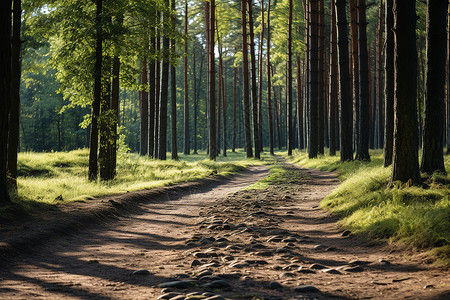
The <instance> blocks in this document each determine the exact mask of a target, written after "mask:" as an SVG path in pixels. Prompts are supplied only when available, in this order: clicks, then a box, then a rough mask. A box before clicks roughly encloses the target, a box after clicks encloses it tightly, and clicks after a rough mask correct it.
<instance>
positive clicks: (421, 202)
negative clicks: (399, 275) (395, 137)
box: [293, 151, 450, 263]
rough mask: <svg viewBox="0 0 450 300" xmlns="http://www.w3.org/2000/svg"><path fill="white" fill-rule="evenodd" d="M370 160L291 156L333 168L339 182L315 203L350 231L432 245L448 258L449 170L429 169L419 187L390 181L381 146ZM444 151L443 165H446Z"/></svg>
mask: <svg viewBox="0 0 450 300" xmlns="http://www.w3.org/2000/svg"><path fill="white" fill-rule="evenodd" d="M371 155H372V156H371V157H372V162H370V163H361V162H358V161H354V162H346V163H339V162H337V160H338V157H329V156H324V157H321V158H320V159H317V160H308V159H307V155H306V154H304V153H300V154H299V155H297V156H295V157H294V158H293V161H294V162H296V163H298V164H300V165H302V166H308V167H315V168H319V169H322V170H333V171H336V172H337V173H338V174H339V176H340V178H341V179H342V180H344V181H343V183H342V184H341V185H340V186H339V187H338V188H336V189H335V190H334V191H333V192H332V193H331V194H330V195H328V196H327V197H326V198H325V199H324V200H323V201H322V203H321V206H322V207H323V208H325V209H327V210H330V211H331V212H332V213H334V214H337V215H340V216H342V217H343V220H342V226H343V228H346V229H349V230H351V231H352V232H355V233H360V234H364V235H367V236H369V237H371V238H380V239H385V240H389V241H391V242H395V243H402V244H406V245H410V246H414V247H418V248H426V249H430V248H438V249H434V250H433V252H430V253H431V254H433V255H434V254H435V255H436V256H435V257H439V258H440V259H441V262H442V261H446V259H447V263H449V262H450V260H449V258H450V252H449V251H448V250H449V249H450V247H449V246H450V232H449V230H448V229H449V228H450V197H449V194H450V184H449V183H450V176H448V175H447V176H444V175H442V174H434V175H433V176H432V177H430V178H429V179H428V180H427V181H426V183H425V184H424V186H423V187H417V186H411V187H409V186H407V185H405V184H394V186H393V187H392V188H390V187H388V181H389V178H390V174H391V172H392V169H391V168H384V167H383V164H382V154H381V151H374V152H373V153H372V154H371ZM449 162H450V161H449V156H446V168H447V170H448V169H449V167H450V163H449Z"/></svg>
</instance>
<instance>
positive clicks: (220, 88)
mask: <svg viewBox="0 0 450 300" xmlns="http://www.w3.org/2000/svg"><path fill="white" fill-rule="evenodd" d="M217 20H218V18H216V33H217V49H218V50H219V74H218V75H219V78H218V80H217V81H218V82H217V88H218V96H219V97H218V98H217V100H218V101H217V124H216V128H217V130H216V132H217V138H216V142H217V146H216V149H217V155H220V150H221V149H220V148H221V144H220V143H221V133H222V130H221V127H222V102H223V96H224V95H223V91H224V89H223V59H222V41H221V38H220V34H219V23H218V21H217Z"/></svg>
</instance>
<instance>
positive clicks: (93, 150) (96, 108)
mask: <svg viewBox="0 0 450 300" xmlns="http://www.w3.org/2000/svg"><path fill="white" fill-rule="evenodd" d="M102 14H103V0H96V13H95V16H96V17H95V24H96V26H95V28H96V37H95V40H96V46H95V67H94V99H93V101H92V121H91V134H90V143H89V170H88V178H89V180H91V181H94V180H97V176H98V164H97V163H98V162H97V160H98V153H97V151H98V119H99V116H100V102H101V97H102V59H103V50H102V43H103V32H102Z"/></svg>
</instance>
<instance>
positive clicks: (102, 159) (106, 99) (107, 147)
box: [98, 55, 115, 180]
mask: <svg viewBox="0 0 450 300" xmlns="http://www.w3.org/2000/svg"><path fill="white" fill-rule="evenodd" d="M102 62H103V66H102V98H101V102H100V119H99V126H98V128H99V137H100V140H99V151H98V165H99V173H100V180H111V179H112V177H111V173H112V172H111V150H112V135H113V132H112V131H113V126H112V125H113V123H114V122H113V121H112V120H113V119H114V117H115V115H114V113H113V111H112V110H111V92H110V91H111V69H112V59H111V57H110V56H109V55H106V56H104V57H103V60H102Z"/></svg>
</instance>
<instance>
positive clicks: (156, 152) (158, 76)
mask: <svg viewBox="0 0 450 300" xmlns="http://www.w3.org/2000/svg"><path fill="white" fill-rule="evenodd" d="M156 23H157V24H160V23H161V13H160V12H159V11H156ZM155 52H156V54H157V59H156V61H155V66H156V67H155V68H156V76H155V126H154V129H155V133H154V138H155V139H154V146H155V150H154V153H153V155H154V157H155V158H159V117H160V115H159V102H160V98H161V58H160V57H161V30H160V29H158V28H157V29H156V47H155Z"/></svg>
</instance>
